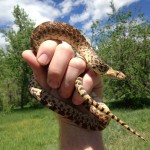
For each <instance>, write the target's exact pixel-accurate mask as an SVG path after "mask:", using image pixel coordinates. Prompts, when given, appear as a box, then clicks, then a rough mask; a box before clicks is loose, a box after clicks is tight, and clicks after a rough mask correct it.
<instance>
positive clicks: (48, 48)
mask: <svg viewBox="0 0 150 150" xmlns="http://www.w3.org/2000/svg"><path fill="white" fill-rule="evenodd" d="M59 43H60V41H56V40H47V41H44V42H43V43H42V44H41V45H40V47H39V49H38V52H37V56H36V57H37V61H38V62H39V64H40V65H42V66H46V65H48V64H49V62H50V61H51V59H52V57H53V55H54V52H55V49H56V47H57V46H58V44H59Z"/></svg>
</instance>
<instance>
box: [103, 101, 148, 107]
mask: <svg viewBox="0 0 150 150" xmlns="http://www.w3.org/2000/svg"><path fill="white" fill-rule="evenodd" d="M106 104H108V106H109V107H110V108H126V109H127V108H129V109H141V108H148V107H150V99H148V98H132V99H124V100H122V101H112V102H111V101H110V102H106Z"/></svg>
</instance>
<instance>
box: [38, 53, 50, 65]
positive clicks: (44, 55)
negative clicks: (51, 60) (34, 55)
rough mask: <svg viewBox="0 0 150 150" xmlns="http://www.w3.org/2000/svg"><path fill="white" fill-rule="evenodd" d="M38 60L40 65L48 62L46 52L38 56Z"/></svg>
mask: <svg viewBox="0 0 150 150" xmlns="http://www.w3.org/2000/svg"><path fill="white" fill-rule="evenodd" d="M38 62H39V63H40V64H42V65H47V64H48V56H47V55H46V54H42V55H41V56H40V57H39V58H38Z"/></svg>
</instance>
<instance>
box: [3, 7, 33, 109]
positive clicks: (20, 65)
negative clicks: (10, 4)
mask: <svg viewBox="0 0 150 150" xmlns="http://www.w3.org/2000/svg"><path fill="white" fill-rule="evenodd" d="M13 16H14V18H15V19H14V24H15V25H16V27H17V30H15V29H13V28H11V27H10V28H9V29H7V30H5V31H4V32H3V33H4V34H5V36H6V40H7V41H8V42H9V45H7V48H6V53H5V56H4V59H5V60H4V62H3V64H4V65H5V66H6V68H7V69H5V73H4V74H3V76H4V75H6V72H7V75H6V76H5V79H4V80H3V83H4V84H3V85H5V89H6V91H7V92H5V94H6V96H7V99H9V102H10V103H12V105H15V106H17V105H20V106H21V108H23V106H24V105H25V104H27V102H28V101H29V99H30V98H29V92H28V80H29V75H30V74H31V71H30V69H29V67H28V66H27V64H26V63H25V62H24V60H23V59H22V57H21V53H22V52H23V51H24V50H25V49H30V35H31V32H32V30H33V27H34V22H33V21H31V20H30V19H29V17H28V15H27V14H26V13H25V11H24V10H23V9H21V8H20V7H19V6H18V5H17V6H15V7H14V11H13ZM3 88H4V87H3Z"/></svg>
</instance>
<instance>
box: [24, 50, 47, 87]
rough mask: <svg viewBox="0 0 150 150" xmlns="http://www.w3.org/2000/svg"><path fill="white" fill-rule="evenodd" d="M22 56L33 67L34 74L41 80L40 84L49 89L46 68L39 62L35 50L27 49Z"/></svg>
mask: <svg viewBox="0 0 150 150" xmlns="http://www.w3.org/2000/svg"><path fill="white" fill-rule="evenodd" d="M22 57H23V58H24V60H25V61H26V62H27V63H28V65H29V66H30V67H31V69H32V71H33V74H34V76H35V78H36V80H37V81H38V82H39V84H40V85H41V86H42V87H43V88H45V89H49V87H48V85H47V82H46V80H45V79H46V76H47V73H46V71H45V68H44V67H43V66H41V65H40V64H39V63H38V62H37V59H36V56H35V55H34V53H33V51H32V50H25V51H24V52H23V53H22Z"/></svg>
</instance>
